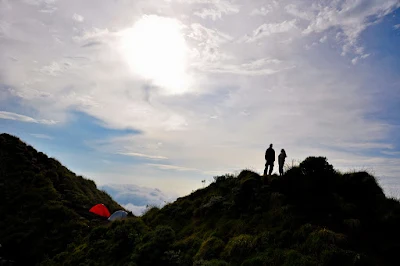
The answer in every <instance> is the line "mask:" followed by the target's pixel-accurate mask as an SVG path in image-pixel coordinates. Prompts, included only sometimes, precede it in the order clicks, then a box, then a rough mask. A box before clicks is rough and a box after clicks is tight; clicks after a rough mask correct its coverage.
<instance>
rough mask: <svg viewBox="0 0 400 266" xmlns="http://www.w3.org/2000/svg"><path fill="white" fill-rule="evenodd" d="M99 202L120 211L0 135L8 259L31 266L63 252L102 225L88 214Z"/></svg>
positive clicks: (0, 226)
mask: <svg viewBox="0 0 400 266" xmlns="http://www.w3.org/2000/svg"><path fill="white" fill-rule="evenodd" d="M97 203H104V204H105V205H106V206H107V207H108V208H109V209H110V211H114V210H117V209H121V206H119V205H118V204H117V203H115V202H114V201H113V200H112V199H111V198H110V196H109V195H107V194H105V193H104V192H101V191H99V190H97V188H96V185H95V183H94V182H93V181H92V180H88V179H85V178H83V177H81V176H76V175H75V174H74V173H72V172H71V171H69V170H68V169H67V168H65V167H63V166H62V165H61V164H60V163H59V162H58V161H56V160H55V159H52V158H48V157H47V156H46V155H45V154H43V153H41V152H37V151H36V150H35V149H33V148H32V147H31V146H28V145H26V144H25V143H23V142H22V141H21V140H19V139H18V138H16V137H13V136H10V135H7V134H1V135H0V213H1V214H2V219H1V222H0V243H1V245H2V252H3V253H4V256H5V257H6V258H7V259H9V260H14V261H16V262H18V263H20V264H22V265H30V264H35V262H39V261H40V260H42V259H43V257H44V256H54V255H56V254H57V253H60V252H62V251H64V250H65V248H66V246H67V245H68V244H69V243H71V242H73V241H74V240H76V239H79V238H80V237H81V236H82V235H84V234H85V233H86V232H87V231H88V226H92V225H93V224H96V223H98V222H100V221H101V220H97V221H96V217H95V216H93V215H92V214H90V213H89V212H88V210H89V208H90V207H92V206H93V205H95V204H97Z"/></svg>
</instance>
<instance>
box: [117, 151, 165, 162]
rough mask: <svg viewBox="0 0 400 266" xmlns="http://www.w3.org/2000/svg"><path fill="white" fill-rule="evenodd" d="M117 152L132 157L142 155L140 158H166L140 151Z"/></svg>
mask: <svg viewBox="0 0 400 266" xmlns="http://www.w3.org/2000/svg"><path fill="white" fill-rule="evenodd" d="M117 154H121V155H126V156H133V157H142V158H148V159H156V160H164V159H168V158H167V157H164V156H159V155H148V154H142V153H137V152H119V153H117Z"/></svg>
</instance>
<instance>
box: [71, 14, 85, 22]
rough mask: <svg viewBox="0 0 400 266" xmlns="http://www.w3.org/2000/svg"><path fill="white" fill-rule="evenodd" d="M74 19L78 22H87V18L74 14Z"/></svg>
mask: <svg viewBox="0 0 400 266" xmlns="http://www.w3.org/2000/svg"><path fill="white" fill-rule="evenodd" d="M72 19H73V20H74V21H76V22H83V21H84V20H85V18H84V17H83V16H81V15H79V14H76V13H74V15H72Z"/></svg>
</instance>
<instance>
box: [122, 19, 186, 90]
mask: <svg viewBox="0 0 400 266" xmlns="http://www.w3.org/2000/svg"><path fill="white" fill-rule="evenodd" d="M181 27H182V26H181V24H180V23H179V21H177V20H175V19H171V18H165V17H159V16H156V15H150V16H144V17H142V18H141V19H140V20H139V21H137V22H136V23H135V24H134V25H133V27H132V28H129V29H127V30H124V31H123V32H122V52H123V56H124V58H125V59H126V60H127V62H128V64H129V66H130V67H131V68H132V70H133V71H134V72H136V73H137V74H139V75H141V76H142V77H144V78H146V79H150V80H152V82H154V84H155V85H157V86H160V87H163V88H165V89H166V90H167V92H168V93H172V94H179V93H183V92H185V91H186V90H187V88H188V85H189V84H188V82H189V79H188V76H187V74H186V63H187V53H188V48H187V45H186V42H185V38H184V37H183V35H182V33H181Z"/></svg>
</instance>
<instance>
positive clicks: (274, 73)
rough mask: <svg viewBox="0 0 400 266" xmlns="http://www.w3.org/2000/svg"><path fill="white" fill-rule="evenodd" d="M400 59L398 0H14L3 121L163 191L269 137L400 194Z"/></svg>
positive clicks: (73, 159)
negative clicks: (366, 175) (364, 175)
mask: <svg viewBox="0 0 400 266" xmlns="http://www.w3.org/2000/svg"><path fill="white" fill-rule="evenodd" d="M399 62H400V1H399V0H318V1H311V0H296V1H294V0H280V1H278V0H271V1H267V0H264V1H256V0H254V1H249V0H246V1H239V0H236V1H235V0H186V1H185V0H137V1H128V0H113V1H110V0H86V1H81V0H12V1H11V0H0V131H1V132H6V133H9V134H13V135H16V136H18V137H20V138H21V139H22V140H23V141H25V142H27V143H29V144H30V145H32V146H34V147H35V148H36V149H38V150H40V151H43V152H45V153H46V154H48V155H49V156H51V157H54V158H56V159H58V160H59V161H60V162H61V163H63V164H64V165H65V166H67V167H68V168H69V169H71V170H72V171H73V172H75V173H77V174H79V175H83V176H85V177H87V178H90V179H93V180H94V181H95V182H96V183H97V184H98V185H99V186H106V185H110V186H111V187H113V188H120V189H121V190H123V191H126V190H129V191H131V192H132V191H137V190H138V189H140V188H142V191H141V192H140V193H141V194H140V193H139V194H140V195H144V194H146V193H147V192H148V193H151V192H154V191H160V195H162V196H160V197H158V198H159V199H162V200H160V202H161V201H166V199H171V198H174V197H178V196H183V195H186V194H188V193H190V192H191V191H193V190H195V189H198V188H200V187H202V186H203V185H204V183H203V182H201V181H202V180H206V184H208V183H209V182H211V181H212V180H213V176H216V175H221V174H225V173H233V174H235V173H238V172H239V171H240V170H242V169H245V168H246V169H251V170H254V171H257V172H259V173H262V172H263V168H264V163H265V162H264V152H265V149H266V148H267V147H268V146H269V144H270V143H273V144H274V148H275V151H276V152H277V153H278V152H279V151H280V149H282V148H284V149H285V150H286V153H287V155H288V158H287V161H286V162H287V163H288V164H295V163H298V162H299V161H302V160H304V159H305V158H306V157H307V156H325V157H327V159H328V162H329V163H331V164H333V165H334V167H335V168H336V169H338V170H340V171H344V172H345V171H353V170H368V171H370V172H371V173H373V174H374V175H375V176H376V177H377V178H378V180H379V182H380V184H381V185H382V187H383V188H384V190H385V192H386V193H387V195H390V196H396V197H399V196H400V179H399V174H398V173H399V172H400V135H399V134H398V132H399V130H400V123H399V121H400V63H399ZM276 171H277V167H275V170H274V172H276ZM128 188H129V189H128ZM155 189H157V190H155ZM131 192H129V193H131ZM115 193H117V192H115ZM132 193H136V192H132ZM135 195H136V194H135ZM135 195H133V196H135ZM147 202H149V201H147ZM152 202H153V201H152ZM152 202H151V203H152ZM124 204H128V203H127V202H125V203H124ZM132 204H133V203H132ZM137 204H139V203H137ZM152 204H153V203H152ZM134 205H135V204H134ZM143 206H144V205H135V208H136V209H138V208H139V209H140V208H142V209H143ZM136 209H135V210H136Z"/></svg>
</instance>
